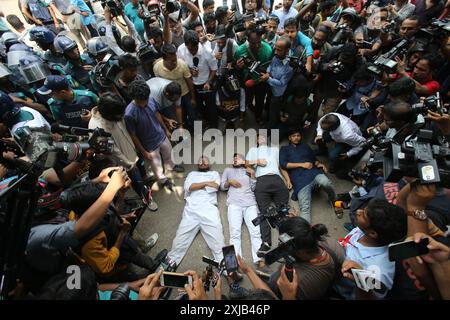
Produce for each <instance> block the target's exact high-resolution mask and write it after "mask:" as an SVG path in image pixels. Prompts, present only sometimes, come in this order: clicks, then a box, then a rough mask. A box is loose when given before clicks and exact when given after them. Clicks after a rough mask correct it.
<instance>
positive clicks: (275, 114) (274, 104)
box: [268, 96, 283, 129]
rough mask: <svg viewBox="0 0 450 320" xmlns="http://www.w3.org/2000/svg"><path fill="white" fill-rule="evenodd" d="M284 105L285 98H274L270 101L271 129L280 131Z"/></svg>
mask: <svg viewBox="0 0 450 320" xmlns="http://www.w3.org/2000/svg"><path fill="white" fill-rule="evenodd" d="M282 103H283V96H280V97H274V96H272V98H271V100H270V107H269V121H268V122H269V123H268V127H269V129H278V128H279V126H280V111H281V105H282Z"/></svg>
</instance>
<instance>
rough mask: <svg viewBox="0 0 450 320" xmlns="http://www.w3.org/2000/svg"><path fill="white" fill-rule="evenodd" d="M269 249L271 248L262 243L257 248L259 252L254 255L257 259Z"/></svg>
mask: <svg viewBox="0 0 450 320" xmlns="http://www.w3.org/2000/svg"><path fill="white" fill-rule="evenodd" d="M270 249H271V247H270V246H269V244H268V243H267V242H263V244H262V245H261V247H260V248H259V250H258V252H257V253H256V255H257V256H258V257H261V256H264V255H265V254H266V253H267V252H268V251H269V250H270Z"/></svg>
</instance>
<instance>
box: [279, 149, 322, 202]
mask: <svg viewBox="0 0 450 320" xmlns="http://www.w3.org/2000/svg"><path fill="white" fill-rule="evenodd" d="M289 162H291V163H300V162H311V163H312V164H313V165H314V163H315V162H316V156H315V155H314V152H313V151H312V150H311V148H310V147H309V146H308V144H306V143H302V142H300V143H299V144H298V145H295V144H292V143H290V144H289V145H288V146H284V147H281V149H280V166H281V167H282V168H283V169H285V170H287V171H288V174H289V177H290V178H291V182H292V185H293V186H294V192H293V193H292V200H297V195H298V192H299V191H300V190H302V189H303V188H304V187H306V186H307V185H309V184H310V183H311V182H312V181H313V180H314V178H315V177H316V176H317V175H318V174H321V173H323V172H322V171H321V170H319V169H318V168H316V166H313V167H312V168H311V169H309V170H308V169H304V168H295V169H287V164H288V163H289Z"/></svg>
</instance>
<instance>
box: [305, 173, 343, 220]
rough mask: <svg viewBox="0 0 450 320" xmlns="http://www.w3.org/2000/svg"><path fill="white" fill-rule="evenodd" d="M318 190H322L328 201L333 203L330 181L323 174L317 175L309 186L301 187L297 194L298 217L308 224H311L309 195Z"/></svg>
mask: <svg viewBox="0 0 450 320" xmlns="http://www.w3.org/2000/svg"><path fill="white" fill-rule="evenodd" d="M318 188H323V189H324V190H325V192H326V193H327V195H328V201H331V202H334V200H335V198H336V194H335V192H334V189H333V184H332V183H331V180H330V179H328V177H327V176H326V175H325V174H323V173H321V174H318V175H317V176H316V177H315V178H314V180H313V181H312V182H311V183H310V184H308V185H307V186H305V187H303V188H302V189H301V190H300V191H299V192H298V205H299V207H300V212H301V214H300V216H301V217H302V218H304V219H305V220H307V221H308V222H311V194H312V192H313V191H314V190H315V189H318Z"/></svg>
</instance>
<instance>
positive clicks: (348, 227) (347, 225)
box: [344, 222, 355, 232]
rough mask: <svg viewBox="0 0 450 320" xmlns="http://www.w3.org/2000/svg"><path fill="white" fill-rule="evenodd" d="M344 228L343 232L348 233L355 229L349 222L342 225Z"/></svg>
mask: <svg viewBox="0 0 450 320" xmlns="http://www.w3.org/2000/svg"><path fill="white" fill-rule="evenodd" d="M344 228H345V230H347V231H349V232H350V231H352V230H353V229H354V228H355V226H354V225H353V223H351V222H346V223H344Z"/></svg>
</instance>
